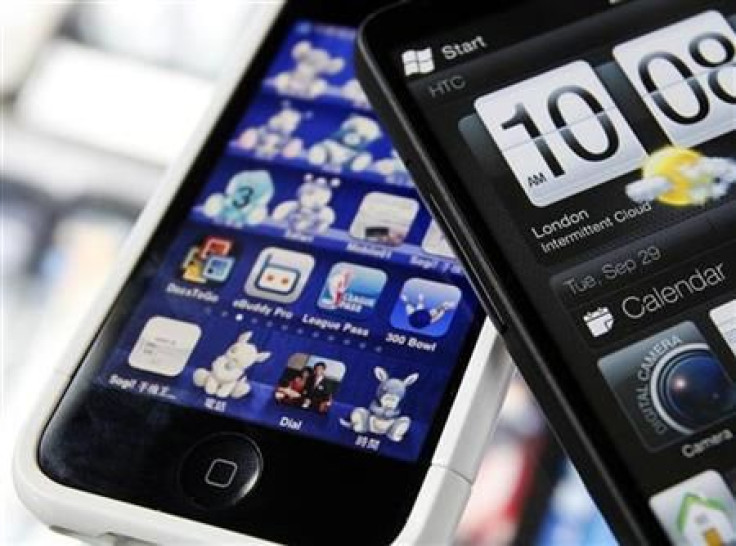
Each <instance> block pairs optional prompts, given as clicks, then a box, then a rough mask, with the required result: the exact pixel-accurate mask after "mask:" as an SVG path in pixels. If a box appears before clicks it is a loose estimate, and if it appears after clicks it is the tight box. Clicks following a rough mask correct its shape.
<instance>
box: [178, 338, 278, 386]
mask: <svg viewBox="0 0 736 546" xmlns="http://www.w3.org/2000/svg"><path fill="white" fill-rule="evenodd" d="M252 337H253V332H243V333H242V334H240V335H239V336H238V339H237V340H236V341H235V342H234V343H233V344H232V345H230V346H229V347H228V348H227V350H225V352H224V353H222V354H221V355H219V356H217V357H216V358H215V359H214V360H213V361H212V363H211V364H210V366H209V367H208V368H197V369H196V370H194V375H193V377H192V381H193V382H194V384H195V385H196V386H197V387H202V388H203V389H204V392H206V393H207V394H208V395H210V396H213V395H214V396H217V397H218V398H234V399H237V398H243V397H244V396H247V395H248V393H250V391H251V388H252V387H251V384H250V381H248V375H247V371H248V370H249V369H250V368H252V367H253V366H255V365H256V364H260V363H262V362H265V361H266V360H268V359H269V358H270V357H271V353H270V352H269V351H261V350H259V349H258V347H257V346H256V345H255V344H254V343H252V342H251V338H252Z"/></svg>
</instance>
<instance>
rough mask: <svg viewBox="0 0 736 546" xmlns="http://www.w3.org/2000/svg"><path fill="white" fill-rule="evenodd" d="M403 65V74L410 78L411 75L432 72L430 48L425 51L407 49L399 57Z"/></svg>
mask: <svg viewBox="0 0 736 546" xmlns="http://www.w3.org/2000/svg"><path fill="white" fill-rule="evenodd" d="M401 60H402V61H403V63H404V74H405V75H406V76H411V75H413V74H429V73H430V72H433V71H434V58H433V57H432V48H429V47H428V48H427V49H419V50H417V49H407V50H406V51H404V53H403V54H402V55H401Z"/></svg>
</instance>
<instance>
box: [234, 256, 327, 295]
mask: <svg viewBox="0 0 736 546" xmlns="http://www.w3.org/2000/svg"><path fill="white" fill-rule="evenodd" d="M313 268H314V258H313V257H312V256H310V255H309V254H303V253H301V252H294V251H292V250H284V249H283V248H276V247H268V248H265V249H263V250H262V251H261V253H260V254H259V255H258V259H257V260H256V263H255V265H254V266H253V269H252V270H251V272H250V275H249V276H248V280H247V281H246V282H245V293H246V294H248V295H249V296H255V297H257V298H264V299H267V300H273V301H278V302H280V303H293V302H295V301H296V300H297V299H298V298H299V296H300V295H301V293H302V290H304V286H305V285H306V284H307V279H308V278H309V275H310V273H311V272H312V269H313Z"/></svg>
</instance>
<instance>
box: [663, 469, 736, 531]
mask: <svg viewBox="0 0 736 546" xmlns="http://www.w3.org/2000/svg"><path fill="white" fill-rule="evenodd" d="M649 504H650V505H651V507H652V510H654V513H655V514H656V515H657V519H658V520H659V522H660V523H661V524H662V527H664V530H665V532H666V533H667V535H668V536H669V538H670V540H671V541H672V544H683V545H688V546H713V545H724V546H725V545H729V544H736V502H735V501H734V498H733V494H732V493H731V491H730V490H729V488H728V486H727V485H726V483H725V482H724V481H723V478H721V476H720V475H719V474H718V472H715V471H714V470H706V471H705V472H703V473H701V474H698V475H697V476H693V477H692V478H690V479H689V480H686V481H684V482H682V483H680V484H678V485H675V486H674V487H671V488H669V489H667V490H666V491H662V492H661V493H659V494H658V495H655V496H654V497H652V498H651V500H650V501H649Z"/></svg>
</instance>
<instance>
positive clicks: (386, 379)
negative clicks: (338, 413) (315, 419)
mask: <svg viewBox="0 0 736 546" xmlns="http://www.w3.org/2000/svg"><path fill="white" fill-rule="evenodd" d="M373 374H374V375H375V376H376V379H378V388H377V389H376V394H375V396H374V397H373V400H372V401H371V403H370V404H369V406H368V407H367V408H365V407H357V408H355V409H353V411H352V412H350V416H349V419H344V418H341V419H340V424H341V425H342V426H344V427H346V428H349V429H351V430H352V431H354V432H356V433H358V434H372V435H376V436H385V437H386V438H388V439H389V440H391V441H392V442H400V441H402V440H403V439H404V436H405V435H406V434H407V433H408V432H409V429H410V428H411V417H409V416H408V415H404V414H403V410H402V407H401V403H402V402H403V400H404V398H405V397H406V395H407V394H408V389H409V387H411V386H412V385H413V384H414V383H416V382H417V380H418V379H419V374H418V373H413V374H410V375H408V376H406V377H402V378H399V377H391V376H390V375H389V374H388V372H387V371H386V370H384V369H383V368H381V367H380V366H377V367H376V368H374V369H373ZM358 445H360V444H358ZM375 445H376V447H377V446H378V444H375ZM370 446H371V444H370V443H368V444H366V445H363V446H362V447H368V448H369V449H370Z"/></svg>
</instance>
